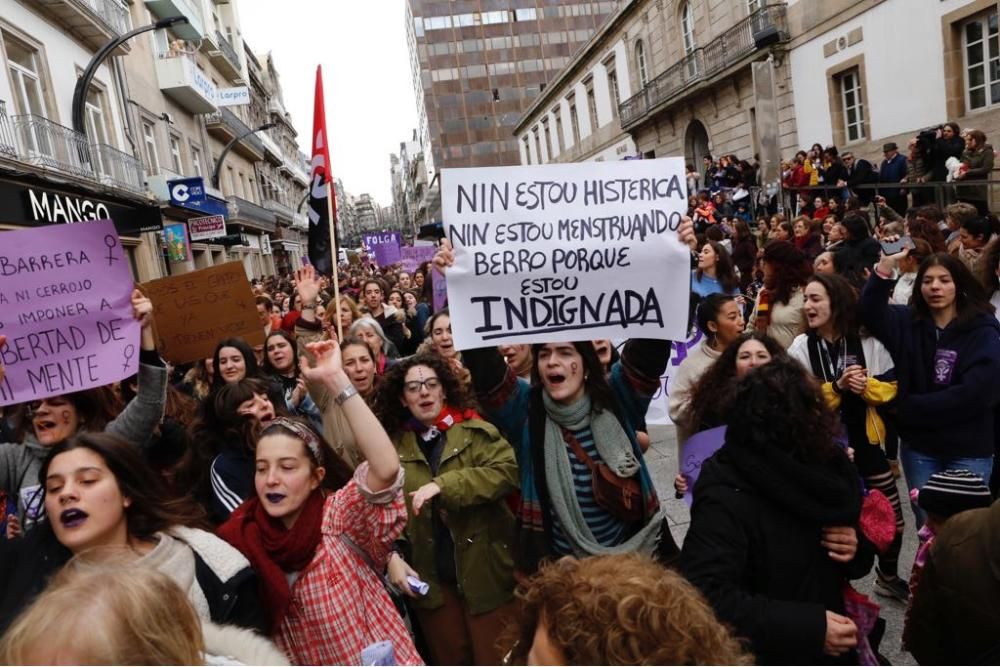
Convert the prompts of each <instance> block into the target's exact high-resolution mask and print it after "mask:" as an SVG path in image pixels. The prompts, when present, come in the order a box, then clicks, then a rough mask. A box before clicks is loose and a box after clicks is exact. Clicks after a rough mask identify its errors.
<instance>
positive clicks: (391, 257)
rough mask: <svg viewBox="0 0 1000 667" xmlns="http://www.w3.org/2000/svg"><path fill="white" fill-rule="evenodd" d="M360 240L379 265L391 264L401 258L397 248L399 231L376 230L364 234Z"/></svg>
mask: <svg viewBox="0 0 1000 667" xmlns="http://www.w3.org/2000/svg"><path fill="white" fill-rule="evenodd" d="M362 242H363V243H364V244H365V247H367V248H368V252H369V253H370V254H371V255H372V256H373V257H375V261H376V262H377V263H378V265H379V266H391V265H392V264H396V263H397V262H399V260H400V259H402V255H401V253H400V248H399V232H377V233H374V234H365V235H364V236H363V237H362Z"/></svg>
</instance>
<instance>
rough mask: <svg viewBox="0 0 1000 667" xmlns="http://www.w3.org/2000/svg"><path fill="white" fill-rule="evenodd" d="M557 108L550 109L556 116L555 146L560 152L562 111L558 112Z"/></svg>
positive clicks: (561, 146)
mask: <svg viewBox="0 0 1000 667" xmlns="http://www.w3.org/2000/svg"><path fill="white" fill-rule="evenodd" d="M560 111H561V110H560V109H559V108H555V109H553V110H552V115H553V116H555V117H556V148H557V149H558V150H559V152H560V153H562V151H563V124H562V113H560Z"/></svg>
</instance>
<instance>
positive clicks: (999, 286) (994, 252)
mask: <svg viewBox="0 0 1000 667" xmlns="http://www.w3.org/2000/svg"><path fill="white" fill-rule="evenodd" d="M910 252H913V251H912V250H911V251H910ZM998 268H1000V236H997V237H996V238H994V239H993V240H992V241H990V243H989V245H987V246H986V249H985V250H983V258H982V260H981V261H980V263H979V276H978V277H979V282H980V283H981V284H982V286H983V287H984V288H985V289H986V293H987V295H990V294H992V293H993V292H996V291H997V290H1000V276H998V275H997V269H998Z"/></svg>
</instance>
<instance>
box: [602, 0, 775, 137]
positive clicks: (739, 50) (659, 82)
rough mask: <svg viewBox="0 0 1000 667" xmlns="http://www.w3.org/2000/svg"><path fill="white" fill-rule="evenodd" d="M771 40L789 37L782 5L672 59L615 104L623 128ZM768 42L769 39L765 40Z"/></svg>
mask: <svg viewBox="0 0 1000 667" xmlns="http://www.w3.org/2000/svg"><path fill="white" fill-rule="evenodd" d="M775 35H776V36H777V38H776V39H774V40H773V41H774V42H786V41H788V30H787V27H786V22H785V6H784V5H769V6H767V7H762V8H761V9H759V10H757V11H756V12H754V13H753V14H751V15H750V16H748V17H746V18H745V19H743V20H742V21H740V22H739V23H737V24H736V25H734V26H733V27H732V28H730V29H729V30H727V31H726V32H724V33H722V35H720V36H719V37H717V38H716V39H714V40H713V41H712V42H711V43H709V45H708V46H706V47H703V48H698V49H695V50H694V51H692V52H691V53H689V54H687V55H686V56H685V57H684V58H683V59H682V60H680V61H678V62H676V63H674V64H673V65H671V66H670V67H668V68H667V69H666V71H664V72H663V73H662V74H660V75H659V76H657V77H656V78H655V79H653V80H652V81H650V82H649V83H647V84H646V86H645V87H644V88H643V89H642V90H641V91H639V92H638V93H636V94H635V95H633V96H632V97H630V98H629V99H627V100H625V101H624V102H622V103H621V104H620V105H619V107H618V112H619V118H620V119H621V124H622V129H623V130H629V129H631V128H633V127H635V126H636V125H638V124H640V123H642V122H643V121H645V120H648V119H649V118H651V117H652V116H653V115H654V114H655V113H657V112H659V111H661V110H662V109H664V108H666V107H667V106H670V105H671V104H675V103H677V102H679V101H680V100H681V99H683V97H685V96H686V95H687V93H689V92H692V91H693V90H694V89H695V88H699V87H703V86H700V85H699V84H704V85H708V84H710V83H713V82H714V79H715V78H716V77H717V76H718V75H720V74H722V73H724V72H726V71H727V70H729V69H730V68H731V67H732V66H734V65H736V64H738V63H742V62H743V61H744V60H747V59H749V58H750V57H751V56H753V55H755V54H757V53H760V52H763V51H765V49H766V45H765V44H762V43H761V42H763V41H765V40H767V39H768V38H773V36H775ZM768 43H771V42H770V41H768Z"/></svg>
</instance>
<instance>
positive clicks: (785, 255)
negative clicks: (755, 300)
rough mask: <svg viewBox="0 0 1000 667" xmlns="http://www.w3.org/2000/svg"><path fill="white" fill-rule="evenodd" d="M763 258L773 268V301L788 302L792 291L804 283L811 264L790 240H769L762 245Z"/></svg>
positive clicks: (810, 271) (810, 269)
mask: <svg viewBox="0 0 1000 667" xmlns="http://www.w3.org/2000/svg"><path fill="white" fill-rule="evenodd" d="M763 260H764V261H765V262H767V263H768V264H770V265H771V267H772V268H773V269H774V279H775V280H774V287H773V288H772V289H773V291H774V299H773V303H788V301H789V299H791V298H792V291H793V290H794V289H795V288H796V287H802V286H803V285H805V283H806V280H808V279H809V276H810V275H812V272H813V271H812V265H811V264H810V263H809V260H807V259H806V256H805V255H804V254H802V251H801V250H799V249H798V248H796V247H795V245H794V244H792V243H791V242H790V241H771V242H770V243H768V244H767V246H765V247H764V256H763Z"/></svg>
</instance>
